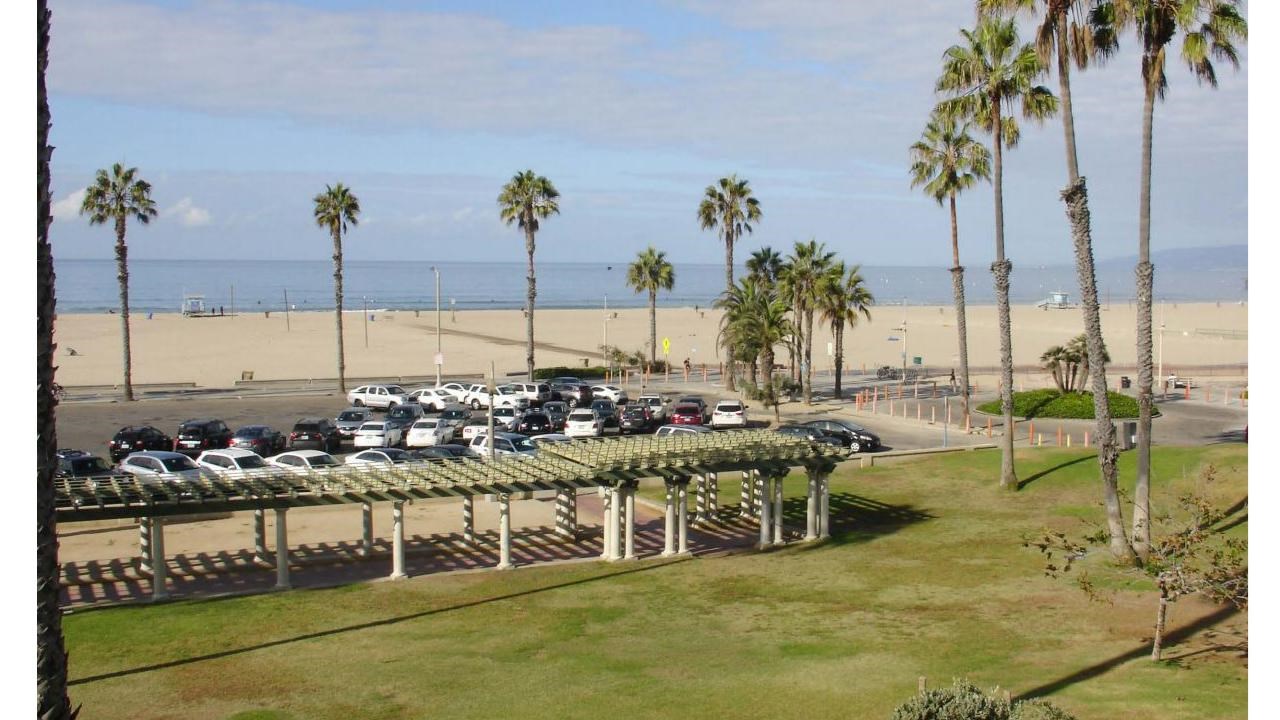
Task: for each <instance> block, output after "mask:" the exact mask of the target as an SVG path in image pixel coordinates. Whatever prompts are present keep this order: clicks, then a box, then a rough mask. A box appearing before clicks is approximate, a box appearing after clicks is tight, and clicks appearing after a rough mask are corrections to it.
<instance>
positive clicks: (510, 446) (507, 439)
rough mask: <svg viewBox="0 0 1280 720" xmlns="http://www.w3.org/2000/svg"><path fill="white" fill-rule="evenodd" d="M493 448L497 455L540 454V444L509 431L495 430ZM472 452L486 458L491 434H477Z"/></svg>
mask: <svg viewBox="0 0 1280 720" xmlns="http://www.w3.org/2000/svg"><path fill="white" fill-rule="evenodd" d="M493 435H494V443H493V450H494V454H495V455H506V456H514V455H524V456H533V455H537V454H538V446H537V445H534V444H533V443H532V442H531V441H530V440H529V438H527V437H525V436H524V435H519V434H516V433H509V432H495V433H494V434H493ZM468 447H470V448H471V454H472V455H475V456H476V457H478V458H481V459H484V458H487V457H489V436H488V434H483V435H477V436H475V437H474V438H472V439H471V445H469V446H468Z"/></svg>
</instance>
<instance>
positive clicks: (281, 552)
mask: <svg viewBox="0 0 1280 720" xmlns="http://www.w3.org/2000/svg"><path fill="white" fill-rule="evenodd" d="M288 510H289V509H288V508H276V589H277V590H288V589H289V526H288V524H287V522H286V521H285V519H284V515H285V513H286V512H288Z"/></svg>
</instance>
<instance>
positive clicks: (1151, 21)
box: [1090, 0, 1248, 560]
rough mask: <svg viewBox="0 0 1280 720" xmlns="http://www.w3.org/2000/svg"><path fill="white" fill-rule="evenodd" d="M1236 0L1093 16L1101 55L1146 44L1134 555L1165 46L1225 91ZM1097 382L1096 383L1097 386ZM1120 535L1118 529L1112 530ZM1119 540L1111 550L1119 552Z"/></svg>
mask: <svg viewBox="0 0 1280 720" xmlns="http://www.w3.org/2000/svg"><path fill="white" fill-rule="evenodd" d="M1238 7H1239V2H1237V0H1179V1H1175V0H1112V1H1111V2H1104V3H1101V4H1099V5H1098V6H1097V7H1096V8H1095V9H1094V11H1093V13H1092V16H1091V18H1090V19H1091V21H1092V22H1093V25H1094V28H1095V32H1094V42H1095V44H1096V45H1097V47H1098V49H1099V51H1101V52H1103V53H1110V52H1112V51H1114V49H1115V48H1116V45H1117V43H1116V38H1117V36H1118V34H1119V32H1120V31H1121V30H1123V29H1126V28H1131V29H1133V30H1134V31H1136V33H1137V36H1138V39H1139V40H1141V41H1142V68H1141V78H1142V87H1143V105H1142V160H1141V165H1140V169H1139V184H1140V190H1139V192H1138V266H1137V269H1136V274H1137V284H1138V461H1137V466H1138V477H1137V482H1136V484H1135V485H1134V497H1133V550H1134V552H1136V553H1137V555H1138V557H1139V558H1141V559H1144V560H1145V558H1146V557H1147V555H1148V552H1149V549H1150V545H1151V527H1150V518H1151V500H1150V493H1151V413H1152V402H1153V398H1152V364H1153V363H1152V357H1151V295H1152V287H1153V285H1154V282H1155V267H1154V266H1153V265H1152V264H1151V141H1152V132H1151V128H1152V124H1153V121H1154V117H1155V104H1156V100H1157V99H1161V100H1163V99H1164V93H1165V90H1166V88H1167V87H1168V83H1167V79H1166V77H1165V74H1164V66H1165V58H1166V50H1165V49H1166V46H1167V45H1169V44H1170V43H1171V42H1173V39H1174V37H1176V36H1177V34H1178V33H1179V32H1180V33H1182V59H1183V60H1184V61H1185V62H1186V63H1187V67H1188V68H1189V69H1190V70H1191V72H1192V74H1193V75H1195V78H1196V81H1197V82H1199V83H1202V84H1203V83H1208V84H1209V86H1210V87H1215V88H1216V87H1217V86H1218V76H1217V73H1216V71H1215V70H1214V68H1213V60H1215V59H1216V60H1225V61H1227V62H1229V63H1231V65H1232V67H1234V68H1236V69H1239V67H1240V61H1239V57H1238V55H1237V50H1236V43H1237V42H1243V41H1244V40H1245V38H1246V37H1247V35H1248V25H1247V23H1246V22H1245V19H1244V18H1243V17H1241V15H1240V12H1239V10H1238ZM1095 383H1096V381H1095ZM1113 536H1114V532H1113ZM1114 545H1115V542H1114V540H1113V542H1112V552H1113V553H1114V552H1115V547H1114Z"/></svg>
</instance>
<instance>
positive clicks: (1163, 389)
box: [1156, 303, 1169, 400]
mask: <svg viewBox="0 0 1280 720" xmlns="http://www.w3.org/2000/svg"><path fill="white" fill-rule="evenodd" d="M1156 352H1157V354H1156V357H1157V363H1156V364H1157V366H1158V369H1157V370H1156V376H1157V377H1159V378H1160V399H1161V400H1164V399H1165V395H1166V394H1168V392H1169V381H1168V380H1166V379H1165V377H1164V303H1160V345H1159V349H1158V350H1157V351H1156Z"/></svg>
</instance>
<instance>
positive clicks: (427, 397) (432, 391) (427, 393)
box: [409, 388, 458, 412]
mask: <svg viewBox="0 0 1280 720" xmlns="http://www.w3.org/2000/svg"><path fill="white" fill-rule="evenodd" d="M409 398H410V399H412V400H416V401H417V402H418V404H419V405H421V406H422V408H423V409H424V410H434V411H435V412H442V411H443V410H444V408H445V406H446V405H449V404H451V403H455V402H457V401H458V400H457V398H455V397H454V396H453V395H452V394H451V393H447V392H445V391H443V390H439V389H436V388H418V389H417V390H414V391H413V392H411V393H409Z"/></svg>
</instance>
